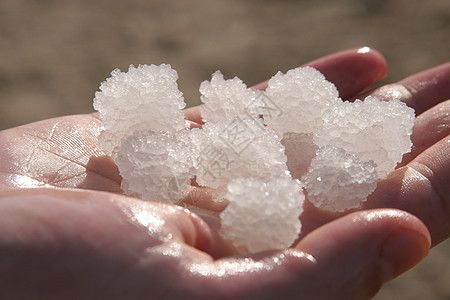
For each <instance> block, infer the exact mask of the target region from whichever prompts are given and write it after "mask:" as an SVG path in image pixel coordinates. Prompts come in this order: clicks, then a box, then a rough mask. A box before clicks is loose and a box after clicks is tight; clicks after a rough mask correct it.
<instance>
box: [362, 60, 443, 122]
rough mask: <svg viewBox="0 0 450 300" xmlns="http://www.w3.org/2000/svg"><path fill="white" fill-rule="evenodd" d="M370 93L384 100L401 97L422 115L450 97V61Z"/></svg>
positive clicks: (363, 96) (417, 113)
mask: <svg viewBox="0 0 450 300" xmlns="http://www.w3.org/2000/svg"><path fill="white" fill-rule="evenodd" d="M368 95H372V96H375V97H377V98H380V99H383V100H393V99H400V100H401V101H403V102H405V103H406V104H407V105H408V106H410V107H412V108H414V109H415V111H416V115H420V114H421V113H423V112H424V111H426V110H427V109H429V108H431V107H433V106H434V105H436V104H438V103H440V102H442V101H445V100H448V99H450V63H446V64H443V65H440V66H437V67H435V68H432V69H428V70H426V71H423V72H420V73H417V74H415V75H412V76H409V77H407V78H405V79H403V80H401V81H399V82H397V83H394V84H389V85H385V86H382V87H380V88H378V89H375V90H374V91H371V92H369V93H367V94H364V95H361V96H359V97H358V98H360V99H363V98H365V97H366V96H368Z"/></svg>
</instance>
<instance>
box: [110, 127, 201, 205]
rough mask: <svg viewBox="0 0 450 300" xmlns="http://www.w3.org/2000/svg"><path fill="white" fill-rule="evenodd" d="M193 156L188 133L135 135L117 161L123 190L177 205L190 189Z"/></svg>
mask: <svg viewBox="0 0 450 300" xmlns="http://www.w3.org/2000/svg"><path fill="white" fill-rule="evenodd" d="M196 156H197V154H196V153H195V148H194V147H193V146H192V143H191V140H190V136H189V131H188V130H185V129H182V130H181V131H179V132H177V133H176V134H171V133H169V132H154V131H151V130H145V131H141V130H138V131H135V132H134V133H133V134H132V135H131V136H129V137H127V138H126V139H124V140H123V142H122V144H121V146H120V149H119V151H118V153H117V157H116V164H117V166H118V168H119V171H120V175H121V176H122V177H123V180H122V190H123V191H124V193H125V194H128V195H135V196H138V197H139V198H141V199H143V200H151V201H159V202H169V203H176V202H177V201H178V200H180V199H181V198H183V196H184V195H185V194H186V192H187V191H188V190H189V188H190V187H191V179H192V178H193V177H194V172H193V170H194V158H195V157H196Z"/></svg>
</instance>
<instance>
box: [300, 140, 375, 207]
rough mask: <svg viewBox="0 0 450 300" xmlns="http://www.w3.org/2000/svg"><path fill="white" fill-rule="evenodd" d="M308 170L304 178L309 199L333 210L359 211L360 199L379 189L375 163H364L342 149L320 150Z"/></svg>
mask: <svg viewBox="0 0 450 300" xmlns="http://www.w3.org/2000/svg"><path fill="white" fill-rule="evenodd" d="M309 168H310V171H309V172H308V173H307V174H306V175H304V176H303V177H302V182H303V183H304V184H305V186H306V188H307V192H308V200H310V201H311V202H312V203H314V205H316V206H318V207H322V208H325V209H328V210H331V211H343V210H345V209H352V208H358V207H359V206H360V203H361V199H365V198H366V197H367V195H368V194H370V193H372V192H373V191H374V190H375V188H376V186H377V183H376V180H377V173H376V172H375V164H374V163H373V161H368V162H361V161H360V160H359V158H358V157H357V156H356V155H353V154H348V153H346V152H345V151H344V150H343V149H340V148H335V147H332V146H325V147H322V148H320V149H319V150H318V151H317V155H316V157H314V158H313V159H312V162H311V165H310V167H309ZM324 195H327V196H326V197H324Z"/></svg>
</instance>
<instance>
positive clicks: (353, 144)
mask: <svg viewBox="0 0 450 300" xmlns="http://www.w3.org/2000/svg"><path fill="white" fill-rule="evenodd" d="M323 120H324V122H323V128H322V129H321V130H320V131H319V132H317V133H316V136H315V140H314V141H315V143H316V144H317V145H319V146H320V147H322V146H326V145H333V146H336V147H340V148H342V149H344V150H345V151H347V152H349V153H352V154H356V155H358V157H359V159H361V160H362V161H369V160H373V161H374V162H375V164H376V165H377V167H376V170H377V173H378V175H379V176H380V177H385V176H386V175H387V174H388V173H389V172H390V171H392V170H393V169H394V168H395V166H396V165H397V163H399V162H400V161H401V159H402V156H403V154H404V153H406V152H409V151H410V150H411V146H412V143H411V139H410V135H411V133H412V126H413V124H414V110H413V109H412V108H409V107H407V106H406V104H405V103H403V102H401V101H400V100H392V101H389V102H386V101H381V100H379V99H377V98H374V97H370V96H369V97H367V98H366V99H365V100H364V101H361V100H356V101H355V102H353V103H352V102H341V103H339V105H334V106H332V107H330V108H329V109H328V110H327V111H325V113H324V114H323Z"/></svg>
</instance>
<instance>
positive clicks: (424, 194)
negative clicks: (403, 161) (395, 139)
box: [363, 136, 450, 245]
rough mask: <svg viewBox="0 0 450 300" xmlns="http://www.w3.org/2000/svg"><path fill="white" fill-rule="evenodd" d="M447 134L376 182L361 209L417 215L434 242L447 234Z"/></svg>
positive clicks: (449, 206)
mask: <svg viewBox="0 0 450 300" xmlns="http://www.w3.org/2000/svg"><path fill="white" fill-rule="evenodd" d="M449 153H450V136H447V137H445V138H443V139H442V140H440V141H439V142H437V143H436V144H434V145H433V146H431V147H430V148H428V149H427V150H425V151H424V152H423V153H421V154H420V155H419V156H417V157H416V158H415V159H414V160H412V161H411V162H410V163H408V164H407V165H406V166H404V167H401V168H399V169H396V170H394V171H393V172H391V173H390V174H389V176H388V177H387V178H386V179H384V180H381V181H380V182H379V183H378V187H377V189H376V190H375V192H374V193H373V194H372V195H370V196H369V199H368V201H367V203H365V204H363V208H364V209H370V208H378V207H392V208H398V209H401V210H404V211H407V212H409V213H411V214H413V215H415V216H417V217H418V218H419V219H420V220H422V222H424V223H425V225H426V226H427V227H428V230H429V231H430V234H431V238H432V244H433V245H436V244H438V243H440V242H441V241H443V240H445V239H447V238H448V237H449V235H450V186H449V182H450V167H449V166H450V156H449Z"/></svg>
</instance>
